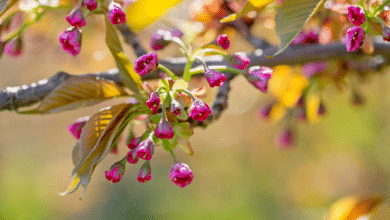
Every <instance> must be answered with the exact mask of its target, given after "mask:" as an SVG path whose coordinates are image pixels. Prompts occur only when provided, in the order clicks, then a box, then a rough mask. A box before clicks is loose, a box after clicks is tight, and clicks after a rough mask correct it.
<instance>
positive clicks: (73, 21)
mask: <svg viewBox="0 0 390 220" xmlns="http://www.w3.org/2000/svg"><path fill="white" fill-rule="evenodd" d="M66 20H67V21H68V22H69V24H70V25H72V26H73V27H76V28H81V27H82V26H85V25H86V23H85V19H84V15H83V12H82V11H81V9H80V8H74V9H73V10H72V11H71V12H70V13H69V15H68V16H66Z"/></svg>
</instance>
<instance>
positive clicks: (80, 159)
mask: <svg viewBox="0 0 390 220" xmlns="http://www.w3.org/2000/svg"><path fill="white" fill-rule="evenodd" d="M137 114H139V113H137V109H136V108H134V105H133V104H129V103H126V104H119V105H115V106H111V107H109V108H105V109H102V110H100V111H99V112H97V113H96V114H94V115H93V116H92V117H91V118H90V119H89V120H88V121H87V123H86V124H85V125H84V127H83V130H82V132H81V137H80V140H79V141H78V142H77V144H76V146H75V147H74V148H73V151H72V159H73V164H74V165H75V167H74V169H73V171H72V174H71V176H73V175H74V174H77V176H76V179H77V177H79V178H80V182H81V184H82V185H83V187H84V191H83V196H84V194H85V191H86V188H87V186H88V183H89V181H90V178H91V175H92V173H93V171H94V170H95V167H96V165H97V164H98V163H100V161H102V159H103V158H104V157H105V156H106V155H107V153H108V152H109V151H110V148H111V146H112V145H114V144H116V142H117V140H118V138H119V136H120V134H121V133H122V132H123V130H124V129H125V127H126V125H127V124H128V123H129V122H130V120H131V119H133V118H134V117H135V116H136V115H137ZM74 184H76V183H72V184H71V186H72V185H74ZM77 184H79V183H77ZM70 188H71V189H73V188H72V187H70ZM73 191H74V190H71V191H70V190H67V191H65V192H64V193H63V194H69V193H71V192H73Z"/></svg>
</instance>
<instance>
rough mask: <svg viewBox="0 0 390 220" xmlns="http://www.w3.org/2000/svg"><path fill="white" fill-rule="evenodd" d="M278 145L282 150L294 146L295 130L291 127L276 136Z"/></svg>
mask: <svg viewBox="0 0 390 220" xmlns="http://www.w3.org/2000/svg"><path fill="white" fill-rule="evenodd" d="M275 144H276V146H277V147H278V148H279V149H281V150H289V149H292V148H293V132H292V130H291V129H290V128H287V129H285V130H284V131H282V132H281V133H280V134H279V135H278V136H277V138H276V143H275Z"/></svg>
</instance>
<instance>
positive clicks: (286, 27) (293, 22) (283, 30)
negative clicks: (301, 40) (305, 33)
mask: <svg viewBox="0 0 390 220" xmlns="http://www.w3.org/2000/svg"><path fill="white" fill-rule="evenodd" d="M324 2H325V0H286V1H283V3H282V5H281V6H280V7H279V8H278V10H277V12H276V18H275V22H276V26H275V30H276V33H277V34H278V36H279V38H280V42H281V44H280V48H279V50H278V51H277V52H276V53H275V54H274V55H277V54H280V53H281V52H283V51H284V50H285V49H286V48H287V47H288V45H290V43H291V41H293V40H294V38H295V37H296V36H297V35H298V34H299V33H300V32H301V30H302V28H303V25H304V24H306V22H307V21H308V20H309V19H310V18H311V17H312V16H313V15H314V14H315V13H316V12H317V11H318V9H319V8H320V7H321V6H322V4H323V3H324Z"/></svg>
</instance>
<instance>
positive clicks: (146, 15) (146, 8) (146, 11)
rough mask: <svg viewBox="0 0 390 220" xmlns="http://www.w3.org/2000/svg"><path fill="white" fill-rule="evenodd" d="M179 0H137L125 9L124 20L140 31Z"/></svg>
mask: <svg viewBox="0 0 390 220" xmlns="http://www.w3.org/2000/svg"><path fill="white" fill-rule="evenodd" d="M180 1H181V0H164V1H161V0H138V1H135V2H134V3H133V4H132V5H131V6H130V7H129V9H128V10H127V11H126V21H127V24H129V26H130V28H131V29H133V30H134V31H140V30H142V29H143V28H144V27H146V26H148V25H149V24H151V23H152V22H153V21H155V20H156V19H158V18H159V17H160V16H161V15H163V14H164V13H166V12H167V10H168V9H169V8H171V7H173V6H175V5H176V4H177V3H179V2H180Z"/></svg>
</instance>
